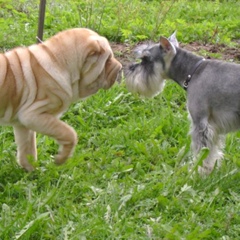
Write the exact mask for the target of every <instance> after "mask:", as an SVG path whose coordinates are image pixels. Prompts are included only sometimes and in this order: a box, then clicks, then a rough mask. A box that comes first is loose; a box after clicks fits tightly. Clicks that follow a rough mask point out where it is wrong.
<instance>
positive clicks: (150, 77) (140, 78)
mask: <svg viewBox="0 0 240 240" xmlns="http://www.w3.org/2000/svg"><path fill="white" fill-rule="evenodd" d="M134 53H135V56H136V58H138V59H140V60H141V62H140V63H136V64H132V65H131V66H129V67H128V69H127V70H126V71H125V75H126V86H127V88H128V90H129V91H130V92H133V93H138V94H139V95H141V96H144V97H154V96H156V95H157V94H159V93H160V92H161V91H162V90H163V87H164V82H165V81H164V78H163V77H162V73H163V72H164V71H163V67H164V66H163V65H164V61H163V59H160V58H159V56H160V52H159V45H158V44H151V43H150V44H144V45H140V46H138V47H136V49H135V50H134Z"/></svg>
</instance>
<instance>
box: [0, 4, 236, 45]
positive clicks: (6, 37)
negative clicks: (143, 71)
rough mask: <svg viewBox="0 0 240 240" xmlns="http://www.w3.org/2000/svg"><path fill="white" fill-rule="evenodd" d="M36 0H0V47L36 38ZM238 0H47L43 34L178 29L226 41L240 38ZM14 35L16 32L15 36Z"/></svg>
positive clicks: (188, 36)
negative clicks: (71, 30)
mask: <svg viewBox="0 0 240 240" xmlns="http://www.w3.org/2000/svg"><path fill="white" fill-rule="evenodd" d="M39 2H40V0H39V1H36V0H18V1H17V0H0V27H1V32H0V39H1V43H0V47H1V48H4V49H8V48H12V47H14V46H18V45H29V44H32V43H35V42H36V34H37V27H38V12H39V10H38V8H39ZM239 9H240V2H239V1H237V0H228V1H226V0H225V1H224V0H223V1H219V0H218V1H206V0H201V1H199V0H197V1H195V0H193V1H189V0H180V1H176V0H171V1H168V0H148V1H140V0H122V1H116V0H110V1H106V0H98V1H96V0H87V1H79V0H71V1H64V0H54V1H50V2H49V1H47V5H46V16H45V29H44V38H45V39H46V38H48V37H50V36H52V35H53V34H55V33H56V32H58V31H61V30H63V29H66V28H73V27H89V28H92V29H93V30H95V31H97V32H99V33H100V34H102V35H104V36H106V37H107V38H108V39H109V40H111V41H119V42H128V43H133V42H138V41H142V40H146V39H151V40H155V41H157V40H158V39H159V36H160V35H164V36H169V35H170V34H172V33H173V32H174V31H175V30H177V31H178V39H179V40H180V41H182V42H189V41H201V42H203V43H209V42H210V43H225V44H228V45H232V44H233V41H234V40H236V39H239V38H240V30H239V29H240V23H239V14H240V10H239ZM15 36H17V38H16V37H15Z"/></svg>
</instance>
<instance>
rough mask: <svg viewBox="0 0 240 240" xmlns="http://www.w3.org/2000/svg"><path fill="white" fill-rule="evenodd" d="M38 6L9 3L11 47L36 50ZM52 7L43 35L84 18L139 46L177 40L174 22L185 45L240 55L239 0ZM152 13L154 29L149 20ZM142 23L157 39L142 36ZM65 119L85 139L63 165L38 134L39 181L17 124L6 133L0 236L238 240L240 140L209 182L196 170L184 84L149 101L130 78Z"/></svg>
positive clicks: (6, 30) (4, 34)
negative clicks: (29, 169) (129, 84)
mask: <svg viewBox="0 0 240 240" xmlns="http://www.w3.org/2000/svg"><path fill="white" fill-rule="evenodd" d="M47 2H48V1H47ZM14 3H15V5H14ZM34 3H36V1H33V0H31V1H24V0H23V1H10V0H6V1H0V7H1V8H0V17H1V18H0V24H1V29H2V31H1V33H0V36H1V46H0V47H1V48H2V50H3V51H5V50H6V49H8V48H11V47H13V46H16V45H25V44H26V45H27V44H30V43H31V42H35V38H34V37H35V35H34V34H36V29H37V28H36V26H35V27H33V26H34V23H35V24H36V22H37V18H38V5H37V6H35V5H36V4H35V5H34ZM66 3H68V4H66ZM48 4H49V5H48V8H47V12H46V28H45V36H49V35H52V34H54V33H55V32H57V31H58V30H59V29H60V28H62V29H65V28H69V27H76V21H78V22H80V23H81V24H82V25H81V26H83V25H84V21H85V23H86V26H89V27H92V28H94V29H95V30H99V31H100V33H102V34H105V35H107V36H108V38H109V39H110V40H112V41H113V40H114V41H120V42H121V43H122V44H130V45H131V44H133V43H136V42H138V41H142V40H147V39H150V37H151V38H153V39H154V40H155V39H157V36H158V35H159V34H160V32H163V33H164V34H166V35H167V36H168V35H169V34H170V33H171V32H172V31H174V30H175V28H176V25H177V26H178V29H180V31H179V30H178V32H179V39H180V40H181V41H182V42H184V43H188V42H191V41H199V42H201V44H204V43H205V42H206V41H210V42H211V43H212V44H217V43H224V44H226V45H228V46H230V47H232V46H235V47H238V45H237V43H236V41H237V40H239V38H240V34H239V29H240V27H239V15H240V8H239V2H238V1H176V2H175V1H136V0H132V1H126V0H124V1H121V2H119V1H114V0H111V1H109V2H108V3H107V1H102V0H99V1H74V0H71V1H60V0H58V1H57V0H56V1H52V2H51V3H50V1H49V2H48ZM157 6H158V7H159V6H162V8H157ZM146 8H147V9H152V12H153V13H154V14H153V15H151V14H150V13H148V12H147V11H146ZM83 9H84V10H85V11H83ZM117 9H119V11H120V10H121V11H122V14H121V13H118V15H117V14H116V13H115V11H117ZM156 9H161V11H157V10H156ZM60 10H61V11H60ZM155 10H156V11H155ZM194 10H195V12H197V13H194ZM209 10H211V11H209ZM76 11H78V15H77V14H76ZM154 11H155V12H154ZM100 13H102V15H101V14H100ZM114 13H115V18H114V16H113V15H114ZM157 13H159V18H157V16H158V15H157ZM207 13H208V14H209V15H208V14H207ZM80 14H82V15H80ZM127 14H128V15H127ZM131 14H132V15H131ZM144 14H147V15H144ZM150 15H151V17H150ZM81 16H82V18H81ZM83 16H85V17H84V18H83ZM87 16H88V17H87ZM95 16H98V18H96V17H95ZM126 16H128V18H127V17H126ZM143 16H145V19H146V20H145V21H146V22H147V23H146V24H143V23H142V22H141V21H140V20H141V19H142V17H143ZM233 16H234V17H233ZM174 17H175V21H174ZM237 17H238V19H237ZM84 19H85V20H84ZM114 19H115V22H114ZM126 19H127V20H126ZM154 19H159V23H158V25H154V24H153V20H154ZM110 20H111V21H110ZM107 22H108V23H109V24H106V23H107ZM162 22H163V23H164V24H165V26H167V27H168V28H164V25H163V24H162ZM27 23H29V24H27ZM160 23H161V24H160ZM225 23H228V24H227V25H225ZM26 24H27V25H26ZM91 24H92V25H91ZM214 24H215V25H214ZM106 26H107V27H106ZM194 26H195V29H196V26H198V27H199V28H197V29H198V30H194ZM216 26H218V28H216ZM141 27H142V28H145V32H146V30H148V31H150V30H151V31H150V32H149V33H148V34H144V33H143V32H142V31H141ZM149 29H150V30H149ZM183 30H184V31H185V32H184V33H183ZM214 31H215V32H214ZM20 32H22V33H24V34H20ZM149 34H150V35H149ZM204 53H205V52H204ZM62 119H63V120H64V121H65V122H66V123H68V124H69V125H71V126H72V127H74V129H75V130H76V131H77V133H78V137H79V143H78V145H77V147H76V150H75V152H74V154H73V156H72V158H71V159H69V161H68V162H67V163H66V164H65V165H63V166H60V167H56V166H55V165H54V164H53V156H54V155H55V154H56V151H57V144H56V143H55V142H54V140H52V139H51V138H49V137H46V136H42V135H38V137H37V141H38V158H39V160H38V169H37V170H36V171H35V172H33V173H26V172H24V171H23V170H22V169H20V168H19V166H18V165H17V163H16V159H15V155H16V146H15V143H14V138H13V131H12V128H11V127H0V128H1V131H0V135H1V138H0V139H1V141H0V158H1V161H0V169H1V171H0V239H1V240H8V239H21V240H25V239H26V240H27V239H31V240H33V239H43V240H48V239H49V240H50V239H52V240H55V239H57V240H70V239H71V240H78V239H80V240H89V239H94V240H95V239H96V240H98V239H104V240H105V239H109V240H110V239H111V240H113V239H114V240H115V239H119V240H120V239H122V240H125V239H129V240H147V239H152V240H161V239H164V240H165V239H166V240H176V239H177V240H178V239H179V240H180V239H181V240H182V239H187V240H198V239H204V240H205V239H209V240H210V239H214V240H215V239H222V240H232V239H239V235H240V172H239V167H240V151H239V147H240V133H238V132H237V133H233V134H229V135H228V136H227V141H226V148H225V158H224V161H223V164H222V167H221V168H220V169H219V170H217V169H215V170H214V171H213V173H212V174H211V175H210V176H208V177H207V178H201V177H200V176H199V175H198V174H197V171H196V168H197V165H198V164H200V162H201V160H202V158H201V156H200V157H199V160H198V161H197V162H193V161H192V156H191V151H190V137H189V136H188V129H189V121H188V117H187V111H186V96H185V92H184V90H183V89H181V88H180V87H179V86H177V85H176V84H174V83H173V82H171V81H168V82H167V84H166V87H165V89H164V91H163V93H162V94H161V95H159V96H157V97H155V98H153V99H142V98H139V97H138V96H135V95H133V94H131V93H129V92H128V91H127V90H126V88H125V83H124V79H123V81H122V83H121V84H115V85H114V86H113V87H112V88H111V89H110V90H108V91H99V92H98V93H97V94H96V95H94V96H92V97H90V98H88V99H86V100H84V101H80V102H78V103H76V104H73V105H72V106H71V108H70V109H69V111H68V112H67V113H65V114H64V116H63V118H62ZM205 154H206V151H203V152H202V155H203V156H204V155H205Z"/></svg>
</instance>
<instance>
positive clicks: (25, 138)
mask: <svg viewBox="0 0 240 240" xmlns="http://www.w3.org/2000/svg"><path fill="white" fill-rule="evenodd" d="M14 135H15V142H16V144H17V159H18V163H19V165H20V166H21V167H23V168H24V169H25V170H27V171H28V172H31V171H33V170H34V167H33V166H32V165H31V164H30V163H29V161H28V158H29V157H33V159H34V160H37V150H36V133H35V132H34V131H32V130H29V129H27V128H26V127H24V126H22V125H18V126H14Z"/></svg>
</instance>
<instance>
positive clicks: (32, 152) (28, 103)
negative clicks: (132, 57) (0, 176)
mask: <svg viewBox="0 0 240 240" xmlns="http://www.w3.org/2000/svg"><path fill="white" fill-rule="evenodd" d="M0 66H1V70H0V124H1V125H10V126H13V128H14V136H15V141H16V144H17V159H18V162H19V164H20V166H21V167H23V168H24V169H26V170H27V171H32V170H34V166H33V165H32V164H31V163H30V162H29V159H30V158H31V159H34V160H37V150H36V132H38V133H41V134H44V135H47V136H50V137H52V138H54V139H55V140H56V141H57V142H58V144H59V146H60V147H59V152H58V154H57V155H56V156H55V163H56V164H63V163H64V162H65V161H66V160H67V158H68V157H70V155H71V154H72V152H73V150H74V147H75V145H76V144H77V134H76V132H75V131H74V129H73V128H72V127H70V126H68V125H67V124H66V123H64V122H63V121H61V120H60V119H59V117H60V116H61V115H62V114H63V113H64V112H65V111H66V110H67V109H68V107H69V105H70V104H71V103H73V102H75V101H77V100H79V99H83V98H86V97H88V96H90V95H92V94H94V93H96V92H97V91H98V90H99V89H109V88H110V87H111V86H112V85H113V84H114V82H115V80H117V76H118V73H119V71H120V70H121V68H122V65H121V64H120V63H119V62H118V61H117V60H116V59H115V58H114V55H113V52H112V49H111V47H110V45H109V43H108V41H107V39H106V38H104V37H102V36H99V35H98V34H97V33H96V32H94V31H91V30H89V29H85V28H75V29H70V30H65V31H62V32H60V33H58V34H56V35H55V36H53V37H51V38H50V39H48V40H47V41H44V42H42V43H40V44H35V45H31V46H29V47H26V48H25V47H19V48H15V49H13V50H10V51H8V52H6V53H4V54H0Z"/></svg>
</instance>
